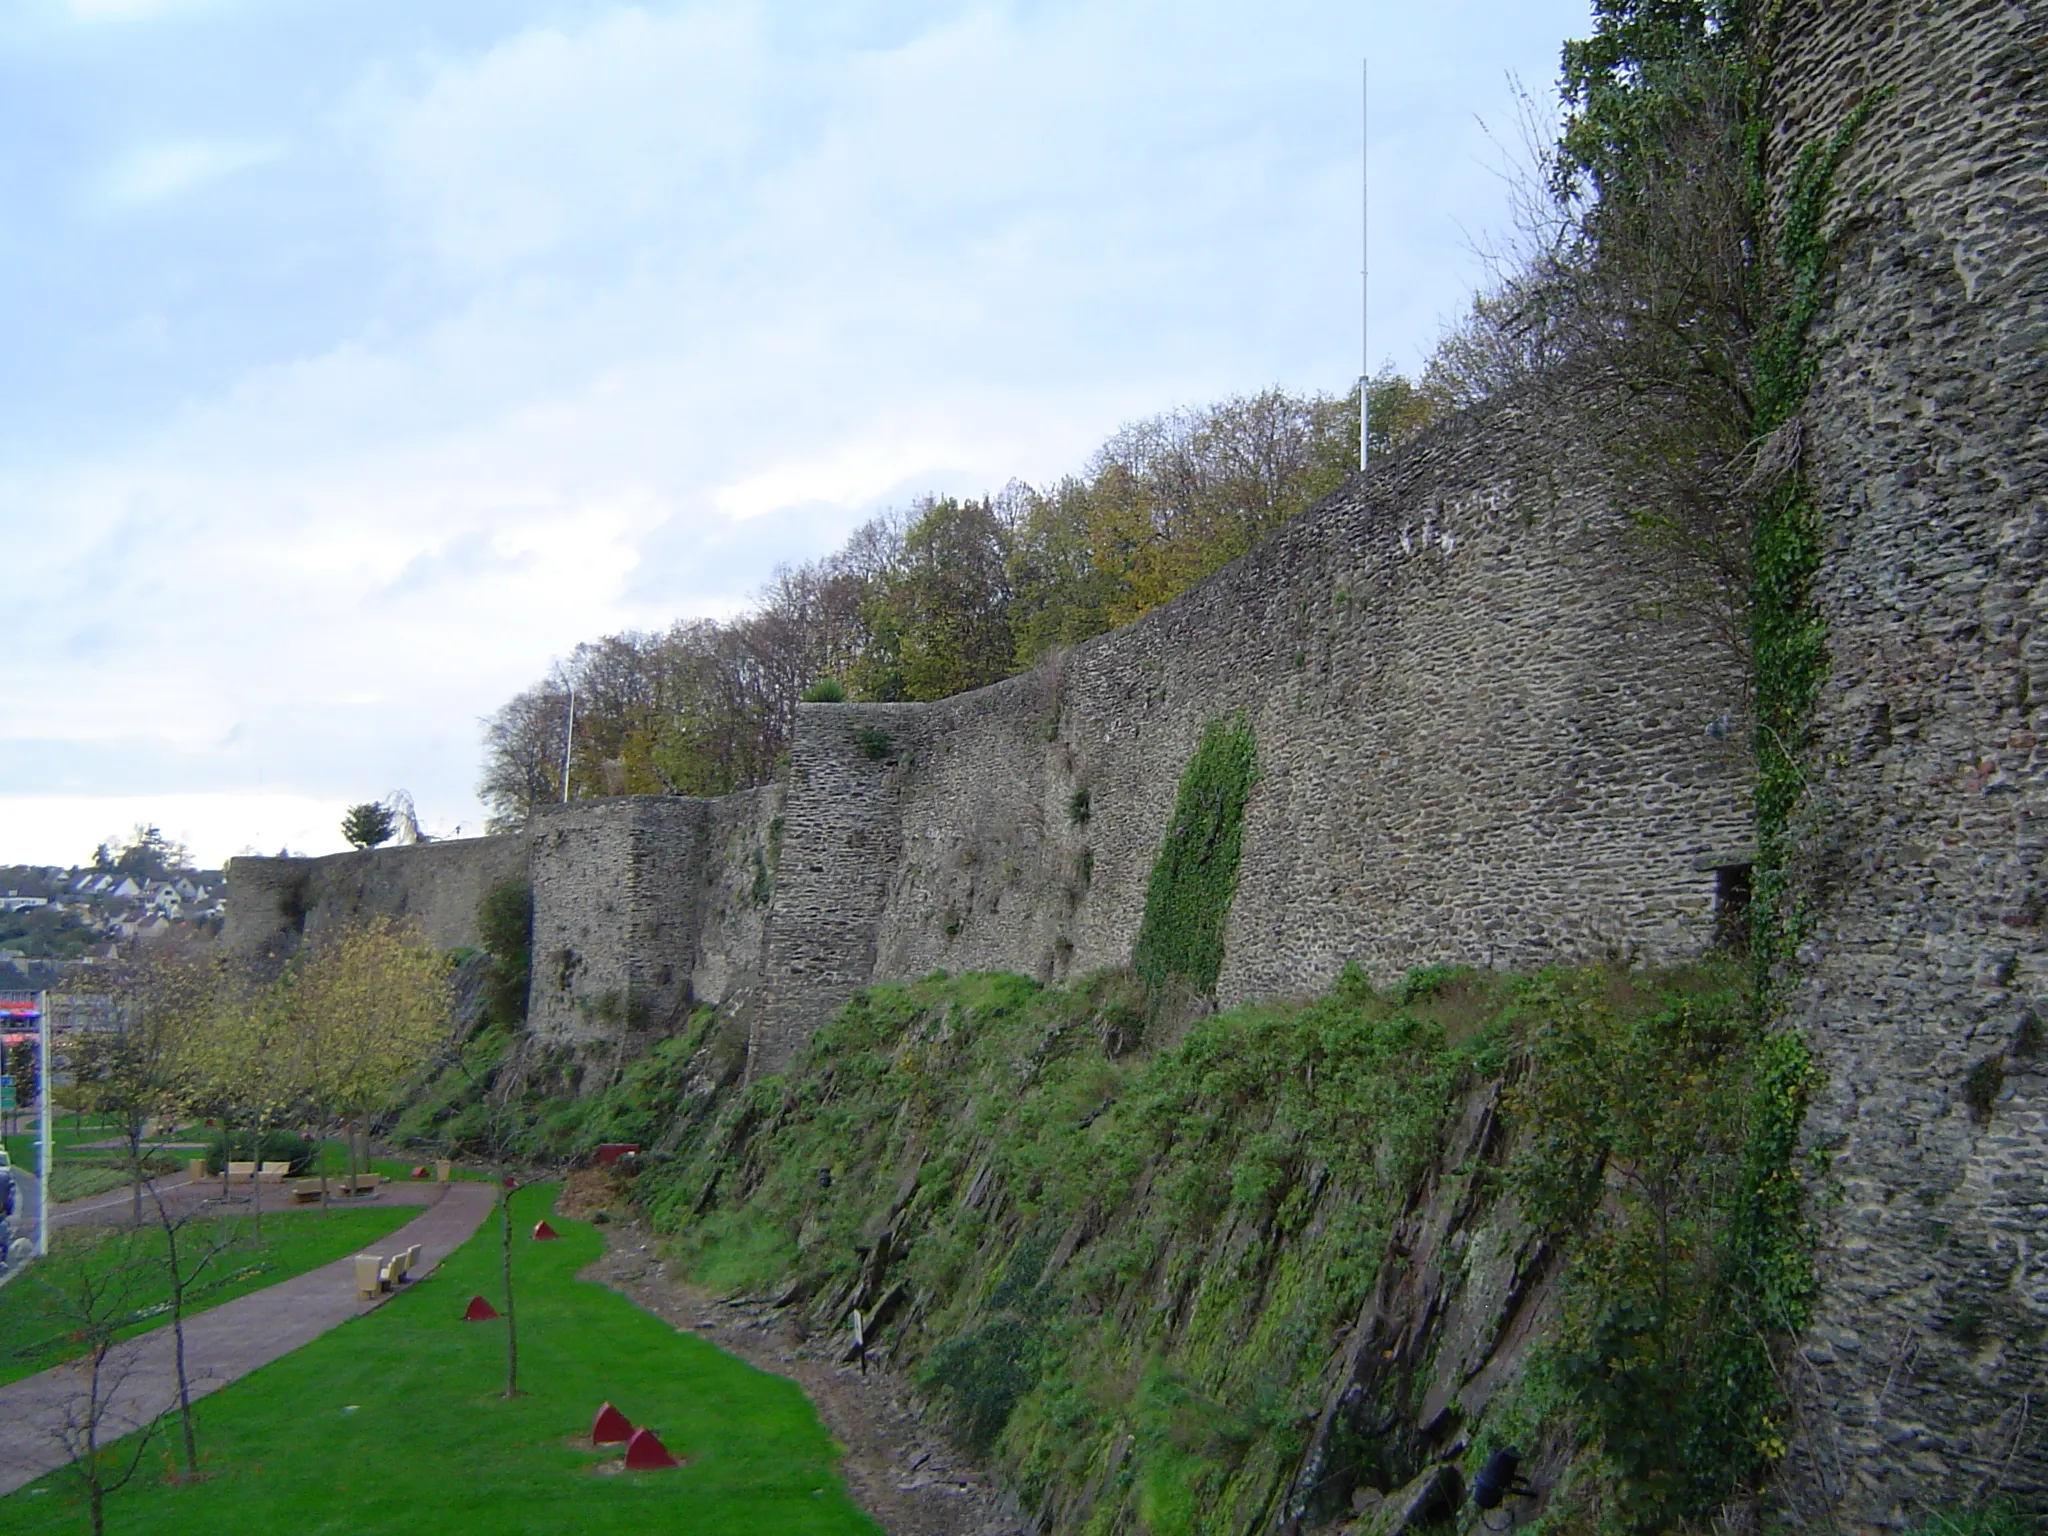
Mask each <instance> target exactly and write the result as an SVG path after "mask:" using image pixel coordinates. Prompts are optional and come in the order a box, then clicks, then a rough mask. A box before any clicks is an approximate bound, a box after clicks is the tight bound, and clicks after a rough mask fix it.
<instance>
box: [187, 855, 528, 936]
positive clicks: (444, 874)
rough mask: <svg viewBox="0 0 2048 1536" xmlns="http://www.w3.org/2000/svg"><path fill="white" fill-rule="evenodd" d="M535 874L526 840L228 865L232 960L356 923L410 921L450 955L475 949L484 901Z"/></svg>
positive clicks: (226, 927)
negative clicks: (530, 871)
mask: <svg viewBox="0 0 2048 1536" xmlns="http://www.w3.org/2000/svg"><path fill="white" fill-rule="evenodd" d="M525 874H526V838H525V837H524V836H523V835H521V834H517V833H514V834H509V835H506V836H501V837H471V838H461V839H457V840H454V841H451V842H444V843H414V844H411V845H408V846H404V847H391V848H371V849H365V850H363V851H361V852H357V853H336V854H330V855H328V856H327V857H325V858H318V859H292V858H285V859H278V858H257V857H250V856H246V855H245V856H244V857H241V858H237V859H231V860H229V861H228V867H227V909H226V922H225V924H224V926H223V928H222V932H221V939H222V944H223V945H224V947H225V948H226V949H227V950H228V952H229V953H231V954H234V955H237V956H242V957H245V958H255V957H258V956H261V955H264V954H266V953H268V954H278V953H283V952H285V951H288V950H289V949H291V948H292V947H293V946H295V945H296V944H298V942H299V941H300V939H301V938H302V937H317V936H318V935H319V934H320V933H322V932H323V931H326V930H328V929H330V928H333V927H335V926H337V925H339V924H342V923H346V922H348V921H349V920H351V919H353V918H362V917H370V916H382V917H395V918H401V919H404V920H407V921H410V922H413V923H416V924H417V925H418V926H419V929H420V931H421V933H422V934H424V935H425V936H426V938H427V940H428V942H429V943H432V944H435V945H438V946H440V947H441V948H443V949H462V948H474V947H475V946H476V943H477V931H476V908H477V903H478V902H479V901H481V900H482V899H483V896H484V893H485V892H486V891H488V890H490V889H491V887H493V886H495V885H498V884H501V883H502V882H504V881H506V880H517V879H521V878H523V877H524V876H525Z"/></svg>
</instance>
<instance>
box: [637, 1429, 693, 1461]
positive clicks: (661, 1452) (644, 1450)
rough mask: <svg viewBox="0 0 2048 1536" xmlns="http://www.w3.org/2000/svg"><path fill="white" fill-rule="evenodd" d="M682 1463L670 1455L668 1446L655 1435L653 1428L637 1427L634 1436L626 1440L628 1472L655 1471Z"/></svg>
mask: <svg viewBox="0 0 2048 1536" xmlns="http://www.w3.org/2000/svg"><path fill="white" fill-rule="evenodd" d="M681 1465H682V1463H681V1462H680V1461H677V1460H676V1459H675V1457H673V1456H671V1455H669V1453H668V1447H667V1446H665V1445H663V1444H662V1443H661V1442H660V1441H659V1440H657V1439H656V1438H655V1437H654V1431H653V1430H651V1429H636V1430H634V1431H633V1438H632V1439H630V1440H628V1441H627V1442H626V1470H627V1471H628V1472H655V1471H659V1470H660V1469H661V1468H663V1467H680V1466H681Z"/></svg>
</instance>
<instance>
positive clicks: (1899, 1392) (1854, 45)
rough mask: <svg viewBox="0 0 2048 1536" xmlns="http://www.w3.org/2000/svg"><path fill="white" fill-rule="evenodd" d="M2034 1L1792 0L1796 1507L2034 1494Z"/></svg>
mask: <svg viewBox="0 0 2048 1536" xmlns="http://www.w3.org/2000/svg"><path fill="white" fill-rule="evenodd" d="M2044 69H2048V5H2042V4H2040V3H2027V4H2015V3H2009V0H1940V3H1918V4H1903V3H1875V0H1860V3H1852V0H1828V3H1827V4H1825V5H1822V4H1819V3H1817V0H1805V3H1804V4H1801V5H1798V6H1795V7H1794V9H1793V11H1792V13H1791V14H1790V15H1788V16H1787V18H1786V30H1785V42H1784V46H1783V48H1782V49H1781V52H1780V54H1779V56H1778V58H1777V59H1776V61H1775V71H1774V74H1775V78H1776V80H1777V82H1778V90H1779V100H1778V103H1777V108H1778V124H1779V139H1780V142H1779V144H1778V146H1777V158H1778V160H1779V162H1780V163H1781V164H1786V163H1789V162H1790V160H1791V158H1792V157H1793V156H1794V155H1796V154H1797V153H1798V152H1799V151H1800V149H1801V148H1802V147H1804V146H1805V145H1808V144H1813V143H1817V142H1823V141H1825V140H1827V139H1828V138H1829V137H1831V136H1832V135H1833V134H1834V133H1836V132H1837V131H1838V129H1839V127H1840V125H1841V123H1842V122H1843V120H1844V118H1845V117H1846V116H1847V114H1848V113H1849V111H1850V110H1851V108H1852V107H1853V106H1854V104H1855V103H1856V102H1857V101H1858V100H1860V99H1862V98H1863V97H1864V96H1865V95H1866V94H1867V93H1869V92H1871V91H1873V90H1888V91H1889V92H1890V93H1891V94H1890V95H1889V96H1888V97H1886V98H1885V99H1883V100H1881V101H1880V102H1879V103H1878V105H1877V108H1876V110H1875V112H1874V114H1873V115H1872V116H1871V118H1870V120H1869V123H1868V125H1867V126H1866V127H1865V128H1864V130H1863V132H1862V133H1861V135H1860V136H1859V137H1858V139H1857V140H1856V142H1855V143H1854V145H1853V146H1852V148H1851V149H1850V151H1849V154H1848V157H1847V159H1846V160H1845V161H1844V163H1843V165H1842V168H1841V172H1840V175H1839V176H1838V178H1837V180H1836V189H1837V196H1836V205H1835V207H1834V209H1833V210H1832V215H1833V218H1834V220H1835V227H1836V228H1837V229H1839V231H1840V244H1839V266H1838V270H1837V274H1836V291H1835V295H1834V303H1833V307H1832V310H1831V313H1830V315H1829V317H1828V319H1827V320H1826V321H1825V322H1824V324H1823V326H1822V327H1821V330H1820V332H1819V334H1818V335H1817V336H1816V337H1815V356H1816V358H1817V360H1818V363H1819V375H1818V380H1817V382H1816V384H1815V387H1814V389H1813V391H1812V394H1811V395H1810V397H1809V399H1808V403H1807V407H1806V411H1805V421H1804V425H1805V435H1804V441H1805V452H1806V461H1807V468H1808V472H1809V474H1810V476H1811V478H1812V483H1813V486H1814V489H1815V492H1816V499H1817V502H1818V505H1819V507H1820V509H1821V512H1822V516H1823V519H1824V523H1825V545H1826V549H1825V555H1824V560H1823V568H1822V573H1821V580H1820V588H1819V593H1818V598H1819V603H1820V607H1821V610H1822V613H1823V615H1824V617H1825V619H1826V622H1827V625H1828V634H1829V659H1830V668H1831V672H1830V676H1829V679H1828V683H1827V688H1826V692H1825V696H1824V698H1823V700H1822V703H1821V707H1820V711H1819V718H1818V721H1817V728H1818V749H1817V751H1816V753H1815V754H1814V761H1815V764H1816V767H1815V769H1814V772H1815V773H1816V780H1815V782H1814V784H1813V787H1812V791H1811V793H1810V795H1809V800H1808V806H1807V813H1806V817H1805V821H1804V824H1803V829H1802V830H1803V840H1804V847H1803V850H1802V855H1801V867H1802V869H1803V871H1804V873H1805V874H1806V876H1807V877H1808V882H1809V883H1808V887H1807V889H1806V892H1805V896H1806V901H1807V907H1808V914H1809V917H1808V925H1807V929H1806V937H1805V947H1804V951H1803V954H1802V957H1801V958H1802V961H1803V965H1802V972H1803V980H1802V982H1801V985H1800V990H1799V992H1798V995H1797V998H1796V1006H1795V1015H1796V1017H1797V1019H1798V1021H1799V1022H1801V1023H1802V1024H1803V1025H1804V1026H1805V1028H1806V1030H1807V1032H1808V1035H1809V1038H1810V1040H1811V1042H1812V1044H1813V1046H1814V1049H1815V1051H1816V1053H1817V1055H1818V1058H1819V1062H1820V1066H1821V1068H1822V1071H1823V1073H1824V1084H1823V1086H1822V1087H1821V1088H1820V1090H1819V1092H1818V1096H1817V1098H1816V1102H1815V1107H1814V1109H1813V1111H1812V1113H1811V1115H1810V1117H1809V1120H1808V1126H1807V1130H1808V1134H1809V1137H1810V1139H1811V1142H1812V1146H1813V1149H1814V1151H1815V1152H1816V1153H1818V1154H1824V1155H1825V1157H1826V1158H1827V1159H1829V1167H1830V1182H1831V1184H1832V1195H1831V1198H1829V1199H1827V1200H1826V1201H1824V1202H1823V1203H1822V1207H1821V1217H1822V1223H1823V1226H1822V1233H1823V1245H1822V1250H1821V1274H1822V1278H1823V1283H1824V1290H1823V1294H1822V1298H1821V1304H1820V1318H1819V1323H1818V1326H1816V1327H1815V1328H1814V1330H1813V1332H1812V1335H1811V1337H1810V1339H1809V1340H1808V1341H1807V1347H1806V1349H1805V1351H1804V1358H1803V1360H1802V1361H1801V1362H1800V1363H1801V1366H1802V1371H1801V1382H1802V1385H1803V1387H1804V1388H1805V1396H1806V1402H1805V1404H1804V1416H1805V1418H1806V1419H1807V1421H1808V1422H1807V1423H1806V1425H1805V1428H1806V1430H1807V1431H1808V1433H1807V1435H1806V1436H1804V1437H1802V1440H1801V1445H1802V1457H1801V1466H1800V1468H1799V1472H1800V1476H1801V1479H1802V1481H1803V1490H1802V1492H1803V1497H1804V1498H1805V1499H1806V1500H1807V1501H1808V1503H1809V1505H1810V1509H1811V1513H1813V1514H1815V1515H1819V1514H1822V1513H1824V1512H1828V1511H1833V1512H1836V1513H1838V1514H1840V1515H1841V1516H1842V1517H1844V1518H1846V1520H1847V1521H1848V1522H1849V1523H1850V1524H1852V1525H1854V1526H1857V1527H1860V1528H1877V1527H1885V1526H1896V1525H1900V1524H1904V1523H1908V1522H1910V1521H1913V1520H1917V1519H1924V1518H1925V1517H1926V1516H1927V1514H1928V1512H1929V1511H1930V1510H1931V1509H1938V1508H1953V1507H1954V1506H1955V1504H1957V1503H1958V1502H1960V1501H1964V1500H1968V1499H1971V1498H1975V1497H1979V1496H1984V1495H1989V1494H1992V1493H1994V1492H1997V1493H2004V1494H2007V1495H2013V1496H2017V1497H2020V1498H2022V1499H2024V1500H2025V1501H2026V1502H2028V1503H2029V1504H2030V1505H2031V1506H2032V1507H2034V1508H2035V1509H2037V1510H2039V1509H2041V1508H2042V1507H2044V1505H2048V1349H2044V1336H2048V1134H2044V1133H2048V1047H2044V1044H2043V1043H2042V1025H2041V1017H2042V1014H2043V1012H2044V1011H2048V944H2044V941H2043V935H2042V926H2041V925H2042V919H2043V915H2044V912H2048V883H2044V882H2048V875H2044V869H2043V862H2042V855H2043V851H2044V848H2043V844H2044V833H2048V821H2044V819H2043V818H2044V813H2048V749H2044V748H2043V746H2042V745H2041V739H2042V738H2043V737H2044V736H2048V624H2044V622H2043V621H2044V618H2048V614H2044V606H2048V429H2044V425H2043V422H2044V417H2043V409H2044V405H2048V89H2044V80H2048V76H2044Z"/></svg>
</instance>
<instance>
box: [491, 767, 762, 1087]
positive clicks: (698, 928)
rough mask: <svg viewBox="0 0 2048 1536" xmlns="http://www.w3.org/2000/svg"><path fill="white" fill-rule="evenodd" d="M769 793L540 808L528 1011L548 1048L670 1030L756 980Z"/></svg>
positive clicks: (732, 998)
mask: <svg viewBox="0 0 2048 1536" xmlns="http://www.w3.org/2000/svg"><path fill="white" fill-rule="evenodd" d="M780 802H781V791H780V789H779V788H770V789H759V790H749V791H747V792H745V793H743V794H737V795H728V796H725V797H724V798H723V799H718V800H688V799H678V798H672V797H665V796H634V797H630V798H625V799H617V800H593V801H583V802H578V803H576V804H573V805H565V806H555V807H550V808H549V809H548V810H546V811H544V812H542V813H540V814H539V815H537V816H535V817H534V819H533V821H532V823H531V824H530V828H529V834H528V835H529V837H530V839H531V841H532V845H533V891H534V902H533V985H532V990H531V991H530V993H529V994H528V1002H527V1017H528V1022H529V1023H530V1024H531V1026H532V1028H533V1030H534V1033H535V1034H536V1035H538V1036H540V1037H541V1038H542V1039H545V1040H548V1041H550V1042H553V1043H557V1044H573V1045H578V1046H588V1045H591V1044H592V1043H595V1042H600V1041H613V1040H616V1039H618V1038H620V1037H631V1036H634V1035H639V1036H643V1037H644V1036H646V1035H648V1034H650V1033H651V1034H653V1035H657V1036H658V1035H662V1034H667V1033H670V1032H672V1031H673V1030H674V1029H675V1028H676V1027H677V1026H678V1025H679V1024H680V1023H681V1020H682V1018H683V1016H684V1014H685V1013H686V1012H687V1011H688V1009H689V1008H690V1007H692V1006H693V1005H694V1004H696V1003H697V1002H700V1001H702V1002H710V1003H725V1004H731V1005H734V1006H738V1005H739V1004H740V1003H741V1002H742V1001H743V1000H744V999H745V998H746V997H748V996H749V995H751V993H752V991H753V990H754V987H755V985H756V981H757V977H758V975H759V971H760V966H761V960H760V947H761V935H762V930H763V927H764V925H765V919H766V915H767V909H768V901H769V897H770V895H771V893H772V891H773V878H772V871H771V860H772V857H773V847H772V844H773V841H774V837H775V832H774V828H773V819H774V817H775V816H776V815H777V814H778V811H779V807H780Z"/></svg>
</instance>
